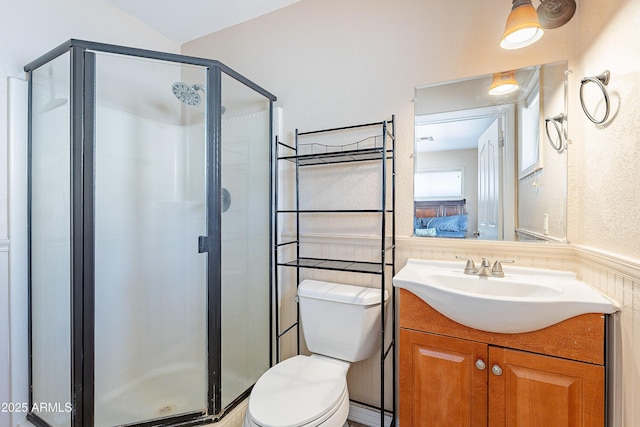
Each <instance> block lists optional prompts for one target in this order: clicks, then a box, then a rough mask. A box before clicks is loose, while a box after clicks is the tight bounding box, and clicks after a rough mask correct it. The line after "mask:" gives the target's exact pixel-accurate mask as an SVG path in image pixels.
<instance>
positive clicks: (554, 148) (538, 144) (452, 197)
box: [413, 61, 568, 242]
mask: <svg viewBox="0 0 640 427" xmlns="http://www.w3.org/2000/svg"><path fill="white" fill-rule="evenodd" d="M567 74H568V71H567V62H566V61H563V62H558V63H553V64H544V65H537V66H532V67H527V68H523V69H518V70H514V71H513V72H507V73H505V72H500V73H495V74H493V75H485V76H478V77H473V78H469V79H464V80H458V81H452V82H445V83H439V84H433V85H428V86H421V87H418V88H416V91H415V95H416V96H415V100H414V101H415V146H414V154H413V156H414V202H413V203H414V206H413V212H414V235H415V236H421V237H431V238H456V239H480V240H507V241H539V242H547V241H553V242H566V211H567V208H566V206H567V200H566V199H567V152H566V144H567V122H566V117H567V116H566V112H567V97H566V90H567ZM513 78H515V80H516V81H517V88H516V90H514V91H513V92H510V93H502V94H497V95H491V94H489V89H490V87H492V85H494V84H495V83H496V82H497V81H502V80H508V81H511V82H512V81H513ZM545 119H546V120H545Z"/></svg>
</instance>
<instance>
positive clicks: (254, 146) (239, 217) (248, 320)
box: [220, 73, 271, 407]
mask: <svg viewBox="0 0 640 427" xmlns="http://www.w3.org/2000/svg"><path fill="white" fill-rule="evenodd" d="M222 105H223V108H224V114H223V115H222V122H221V125H222V132H221V143H220V158H221V165H222V167H221V181H222V187H223V189H222V197H221V198H222V214H221V227H222V259H221V262H222V284H221V286H222V289H221V296H222V304H221V310H222V313H221V316H222V336H221V340H222V341H221V351H222V354H221V356H222V369H221V375H222V378H221V388H222V399H221V400H222V407H226V406H227V405H229V404H230V403H232V402H233V401H234V400H235V399H236V398H237V397H238V396H240V395H242V394H243V393H244V392H245V391H246V390H247V389H249V387H251V386H252V385H253V384H254V383H255V382H256V381H257V380H258V378H260V376H261V375H262V373H264V372H265V371H266V370H267V369H269V366H270V359H269V354H270V349H269V348H270V347H269V339H270V334H269V333H270V330H269V327H270V326H269V298H270V293H269V287H270V271H271V270H270V257H269V254H270V253H271V249H270V236H271V216H270V209H271V207H270V206H271V201H270V191H269V189H270V173H271V171H270V162H269V156H270V149H269V148H270V138H271V135H270V133H271V111H270V101H269V100H268V99H267V98H265V97H264V96H262V95H261V94H259V93H257V92H256V91H254V90H253V89H251V88H249V87H247V86H245V85H244V84H243V83H241V82H239V81H237V80H235V79H234V78H232V77H230V76H228V75H226V74H224V73H223V74H222Z"/></svg>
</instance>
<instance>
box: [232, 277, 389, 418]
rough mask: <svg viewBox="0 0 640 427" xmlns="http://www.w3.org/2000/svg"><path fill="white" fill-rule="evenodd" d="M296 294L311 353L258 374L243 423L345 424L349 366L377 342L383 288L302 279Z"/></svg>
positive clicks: (295, 357)
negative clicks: (259, 375)
mask: <svg viewBox="0 0 640 427" xmlns="http://www.w3.org/2000/svg"><path fill="white" fill-rule="evenodd" d="M298 298H299V301H300V318H301V321H302V331H303V333H304V338H305V341H306V343H307V347H308V348H309V351H311V352H312V353H313V354H312V355H311V356H294V357H292V358H290V359H287V360H285V361H283V362H280V363H278V364H277V365H275V366H273V367H272V368H271V369H269V370H268V371H267V372H265V373H264V374H263V375H262V376H261V377H260V379H259V380H258V382H257V383H256V385H255V386H254V387H253V390H252V391H251V396H250V397H249V407H248V408H247V414H246V416H245V419H244V425H243V427H299V426H305V427H315V426H322V427H342V426H343V425H344V424H345V422H346V420H347V415H348V414H349V392H348V390H347V371H348V370H349V366H351V363H353V362H358V361H360V360H364V359H366V358H368V357H369V356H371V355H372V354H373V352H374V351H375V350H376V348H377V345H378V344H379V336H380V314H381V310H380V302H381V298H380V289H374V288H364V287H360V286H351V285H344V284H338V283H330V282H321V281H317V280H304V281H303V282H302V283H301V284H300V286H299V287H298ZM387 298H388V293H387V291H385V293H384V300H385V301H386V300H387Z"/></svg>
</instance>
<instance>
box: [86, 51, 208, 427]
mask: <svg viewBox="0 0 640 427" xmlns="http://www.w3.org/2000/svg"><path fill="white" fill-rule="evenodd" d="M95 59H96V61H95V76H96V77H95V97H96V99H95V156H94V157H95V189H94V192H95V195H94V200H95V205H94V209H95V398H94V402H95V425H96V426H113V425H121V424H130V423H135V422H140V421H148V420H151V419H156V418H162V417H169V416H177V415H182V414H189V413H197V412H200V413H203V412H205V411H207V396H208V385H207V381H208V377H207V344H206V343H207V280H208V278H207V256H208V255H207V254H206V253H199V251H198V236H206V235H207V209H206V207H207V200H206V183H205V180H206V173H205V171H206V164H205V163H206V160H205V159H206V157H207V156H206V126H205V114H206V109H205V104H206V102H204V101H205V98H204V93H205V92H206V88H205V83H206V76H207V69H206V67H198V66H188V65H183V64H177V63H171V62H164V61H159V60H150V59H142V58H134V57H130V56H125V55H114V54H105V53H95ZM180 82H188V83H184V84H182V83H180ZM198 100H199V102H196V101H198Z"/></svg>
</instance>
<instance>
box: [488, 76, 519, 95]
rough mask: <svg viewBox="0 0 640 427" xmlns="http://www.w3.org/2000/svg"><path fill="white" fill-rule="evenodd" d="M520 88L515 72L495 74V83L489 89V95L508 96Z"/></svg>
mask: <svg viewBox="0 0 640 427" xmlns="http://www.w3.org/2000/svg"><path fill="white" fill-rule="evenodd" d="M518 87H519V86H518V81H517V80H516V72H515V71H504V72H502V73H494V74H493V81H492V82H491V86H490V87H489V95H506V94H508V93H511V92H514V91H516V90H518Z"/></svg>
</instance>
